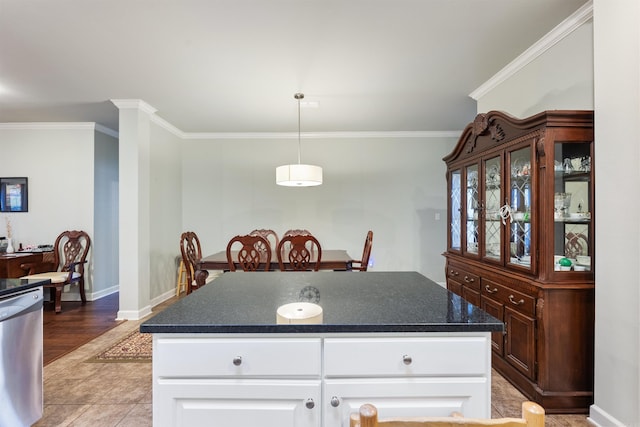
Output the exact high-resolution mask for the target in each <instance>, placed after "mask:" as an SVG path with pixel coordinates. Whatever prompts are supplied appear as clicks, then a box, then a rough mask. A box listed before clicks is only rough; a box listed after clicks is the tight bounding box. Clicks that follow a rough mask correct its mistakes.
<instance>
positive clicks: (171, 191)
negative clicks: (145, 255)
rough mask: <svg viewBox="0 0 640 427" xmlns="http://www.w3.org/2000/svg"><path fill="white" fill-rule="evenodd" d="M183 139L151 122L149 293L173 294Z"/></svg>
mask: <svg viewBox="0 0 640 427" xmlns="http://www.w3.org/2000/svg"><path fill="white" fill-rule="evenodd" d="M181 143H182V141H181V140H180V139H179V138H178V137H176V136H175V135H173V134H172V133H170V132H168V131H167V130H165V129H164V128H162V127H160V126H158V125H156V124H153V123H152V124H151V145H150V147H151V152H150V157H151V166H150V175H151V180H150V197H149V200H150V213H151V214H150V216H149V222H148V226H149V227H150V230H151V232H150V234H149V235H150V244H149V246H150V257H151V259H150V269H151V271H150V293H151V294H150V296H151V298H152V299H153V298H157V297H160V296H161V295H163V294H166V293H167V292H170V293H171V294H173V292H174V290H175V286H176V257H177V256H179V255H180V233H182V194H181V193H182V169H181V167H182V164H181V161H180V159H181V155H182V150H181Z"/></svg>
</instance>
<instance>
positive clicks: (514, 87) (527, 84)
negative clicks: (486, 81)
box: [477, 21, 593, 118]
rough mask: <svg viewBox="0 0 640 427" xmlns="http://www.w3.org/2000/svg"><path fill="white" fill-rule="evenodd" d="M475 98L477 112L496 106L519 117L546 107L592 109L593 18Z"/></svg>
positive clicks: (497, 108)
mask: <svg viewBox="0 0 640 427" xmlns="http://www.w3.org/2000/svg"><path fill="white" fill-rule="evenodd" d="M477 101H478V112H482V113H484V112H487V111H491V110H499V111H505V112H508V113H509V114H511V115H512V116H515V117H518V118H525V117H529V116H532V115H534V114H536V113H539V112H540V111H545V110H581V109H588V110H591V109H593V22H592V21H589V22H586V23H585V24H584V25H582V26H580V27H579V28H578V29H576V30H575V31H573V32H572V33H571V34H569V35H568V36H567V37H566V38H564V39H562V41H561V42H559V43H557V44H556V45H554V46H553V47H552V48H551V49H549V50H547V51H545V53H544V54H543V55H541V56H539V57H537V58H535V59H534V60H532V61H531V62H530V63H529V64H527V66H526V67H524V68H522V69H520V70H519V71H518V72H516V73H515V74H513V75H511V76H510V77H509V78H508V79H506V80H505V81H503V82H501V83H500V84H499V85H498V86H496V87H494V88H493V89H492V90H491V91H490V92H488V93H486V94H485V95H483V96H482V97H481V98H479V99H478V100H477Z"/></svg>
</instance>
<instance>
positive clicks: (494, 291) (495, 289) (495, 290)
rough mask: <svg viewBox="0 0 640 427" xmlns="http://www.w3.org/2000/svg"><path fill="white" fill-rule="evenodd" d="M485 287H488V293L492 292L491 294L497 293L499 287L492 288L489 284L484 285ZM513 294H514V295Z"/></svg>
mask: <svg viewBox="0 0 640 427" xmlns="http://www.w3.org/2000/svg"><path fill="white" fill-rule="evenodd" d="M484 288H485V289H486V291H487V292H488V293H490V294H495V293H496V292H498V288H493V289H491V288H490V287H489V285H485V286H484ZM512 296H513V295H512Z"/></svg>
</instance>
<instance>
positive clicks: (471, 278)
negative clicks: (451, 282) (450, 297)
mask: <svg viewBox="0 0 640 427" xmlns="http://www.w3.org/2000/svg"><path fill="white" fill-rule="evenodd" d="M475 280H476V279H474V278H473V277H469V276H464V281H465V282H467V283H473V282H475Z"/></svg>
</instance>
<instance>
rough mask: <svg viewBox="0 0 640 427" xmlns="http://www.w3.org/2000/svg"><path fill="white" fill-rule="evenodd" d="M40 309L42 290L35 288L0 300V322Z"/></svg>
mask: <svg viewBox="0 0 640 427" xmlns="http://www.w3.org/2000/svg"><path fill="white" fill-rule="evenodd" d="M41 308H42V288H36V289H34V290H32V291H30V292H25V293H23V294H21V295H18V296H15V297H10V298H7V299H4V300H0V322H3V321H5V320H8V319H11V318H12V317H16V316H20V315H22V314H26V313H30V312H32V311H36V310H40V309H41Z"/></svg>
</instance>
